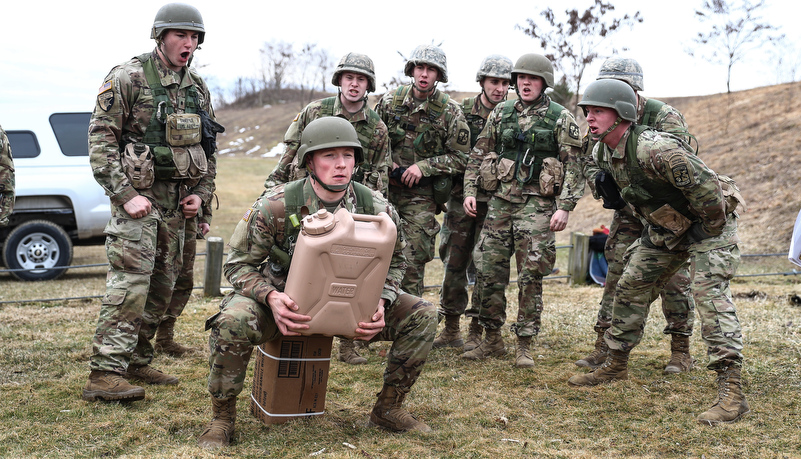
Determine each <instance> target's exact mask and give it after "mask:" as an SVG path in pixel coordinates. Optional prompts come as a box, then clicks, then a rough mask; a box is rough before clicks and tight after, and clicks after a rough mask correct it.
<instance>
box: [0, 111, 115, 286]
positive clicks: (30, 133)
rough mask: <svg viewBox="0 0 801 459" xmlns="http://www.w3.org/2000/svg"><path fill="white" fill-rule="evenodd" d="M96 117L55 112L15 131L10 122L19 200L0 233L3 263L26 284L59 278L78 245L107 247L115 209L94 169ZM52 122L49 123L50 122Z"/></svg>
mask: <svg viewBox="0 0 801 459" xmlns="http://www.w3.org/2000/svg"><path fill="white" fill-rule="evenodd" d="M90 117H91V113H89V112H82V113H53V114H52V115H50V117H49V119H48V120H42V121H41V123H40V124H37V125H36V126H26V127H25V128H24V129H23V130H15V129H14V124H13V120H7V121H6V120H4V122H3V127H4V128H5V127H6V126H7V125H8V126H11V127H10V129H6V134H7V135H8V140H9V143H10V144H11V151H12V155H13V157H14V169H15V174H14V175H15V179H16V187H15V192H16V201H15V203H14V212H13V213H12V214H11V218H10V221H9V225H8V227H6V228H2V229H0V244H1V245H2V246H3V251H2V260H3V262H4V263H5V265H6V267H8V268H10V269H11V270H13V271H11V274H12V275H14V276H15V277H17V278H18V279H22V280H47V279H55V278H56V277H58V276H60V275H61V274H63V273H64V271H66V270H67V268H66V266H68V265H69V264H70V263H71V262H72V245H73V243H74V244H76V245H78V244H80V245H89V244H102V243H103V241H104V236H103V230H104V229H105V226H106V224H107V223H108V221H109V218H111V206H110V203H109V199H108V197H107V196H106V195H105V193H104V191H103V188H102V187H101V186H100V185H99V184H98V183H97V182H96V181H95V179H94V176H93V175H92V168H91V166H90V165H89V142H88V135H89V134H88V132H89V118H90ZM48 121H49V123H48Z"/></svg>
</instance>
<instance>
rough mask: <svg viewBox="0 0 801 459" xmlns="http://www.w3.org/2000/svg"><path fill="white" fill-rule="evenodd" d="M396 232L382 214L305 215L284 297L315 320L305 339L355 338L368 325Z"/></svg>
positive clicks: (377, 299) (376, 301)
mask: <svg viewBox="0 0 801 459" xmlns="http://www.w3.org/2000/svg"><path fill="white" fill-rule="evenodd" d="M397 236H398V230H397V228H396V227H395V223H394V222H393V221H392V219H391V218H390V217H389V215H387V214H386V213H384V212H380V213H379V214H378V215H361V214H351V213H350V212H348V211H347V210H345V209H340V210H339V211H337V212H336V214H331V213H330V212H328V211H327V210H325V209H321V210H319V211H318V212H316V213H314V214H312V215H307V216H306V217H305V218H304V219H303V226H302V229H301V232H300V235H299V236H298V242H297V243H296V245H295V251H294V253H293V255H292V262H291V264H290V266H289V273H288V275H287V279H286V288H285V289H284V292H285V293H286V294H287V295H289V297H290V298H292V299H293V300H294V301H295V303H297V305H298V306H299V309H298V311H297V313H298V314H304V315H309V316H311V317H312V320H311V321H310V322H307V323H308V324H309V329H308V330H305V331H303V334H304V335H314V334H322V335H326V336H335V335H336V336H345V337H349V338H352V337H354V336H356V335H355V333H354V332H355V330H356V328H357V327H358V323H359V322H370V321H371V317H372V315H373V314H374V313H375V311H376V308H377V307H378V301H379V299H380V298H381V292H382V291H383V290H384V282H385V280H386V278H387V272H388V271H389V265H390V261H391V259H392V254H393V252H394V248H395V239H396V238H397Z"/></svg>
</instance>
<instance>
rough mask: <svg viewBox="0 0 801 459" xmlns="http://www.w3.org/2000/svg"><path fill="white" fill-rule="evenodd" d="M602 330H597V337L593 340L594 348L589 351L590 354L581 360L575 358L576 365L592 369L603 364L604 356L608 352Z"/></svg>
mask: <svg viewBox="0 0 801 459" xmlns="http://www.w3.org/2000/svg"><path fill="white" fill-rule="evenodd" d="M604 332H605V331H599V332H598V338H597V339H596V340H595V349H593V351H592V352H590V355H588V356H587V357H584V358H583V359H581V360H576V362H575V363H576V365H577V366H580V367H586V368H592V369H593V370H594V369H596V368H598V367H600V366H601V365H603V363H604V362H605V361H606V357H607V355H608V354H609V347H608V346H607V345H606V340H605V339H604Z"/></svg>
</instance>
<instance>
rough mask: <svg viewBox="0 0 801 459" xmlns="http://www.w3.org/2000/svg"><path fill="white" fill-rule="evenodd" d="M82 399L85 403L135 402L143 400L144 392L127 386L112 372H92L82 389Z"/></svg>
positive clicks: (137, 387)
mask: <svg viewBox="0 0 801 459" xmlns="http://www.w3.org/2000/svg"><path fill="white" fill-rule="evenodd" d="M82 398H83V399H84V400H86V401H87V402H94V401H97V400H101V401H106V402H111V401H120V402H135V401H136V400H142V399H143V398H145V390H144V389H143V388H141V387H139V386H134V385H131V384H128V381H126V380H125V379H123V377H122V376H120V375H119V374H117V373H114V372H113V371H100V370H92V372H91V373H89V381H88V382H87V383H86V386H84V388H83V394H82Z"/></svg>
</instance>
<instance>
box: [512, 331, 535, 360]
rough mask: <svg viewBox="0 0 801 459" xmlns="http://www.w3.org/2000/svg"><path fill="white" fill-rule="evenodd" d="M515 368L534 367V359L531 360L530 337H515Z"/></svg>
mask: <svg viewBox="0 0 801 459" xmlns="http://www.w3.org/2000/svg"><path fill="white" fill-rule="evenodd" d="M515 366H516V367H517V368H531V367H533V366H534V359H533V358H531V337H530V336H518V337H517V351H516V353H515Z"/></svg>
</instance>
